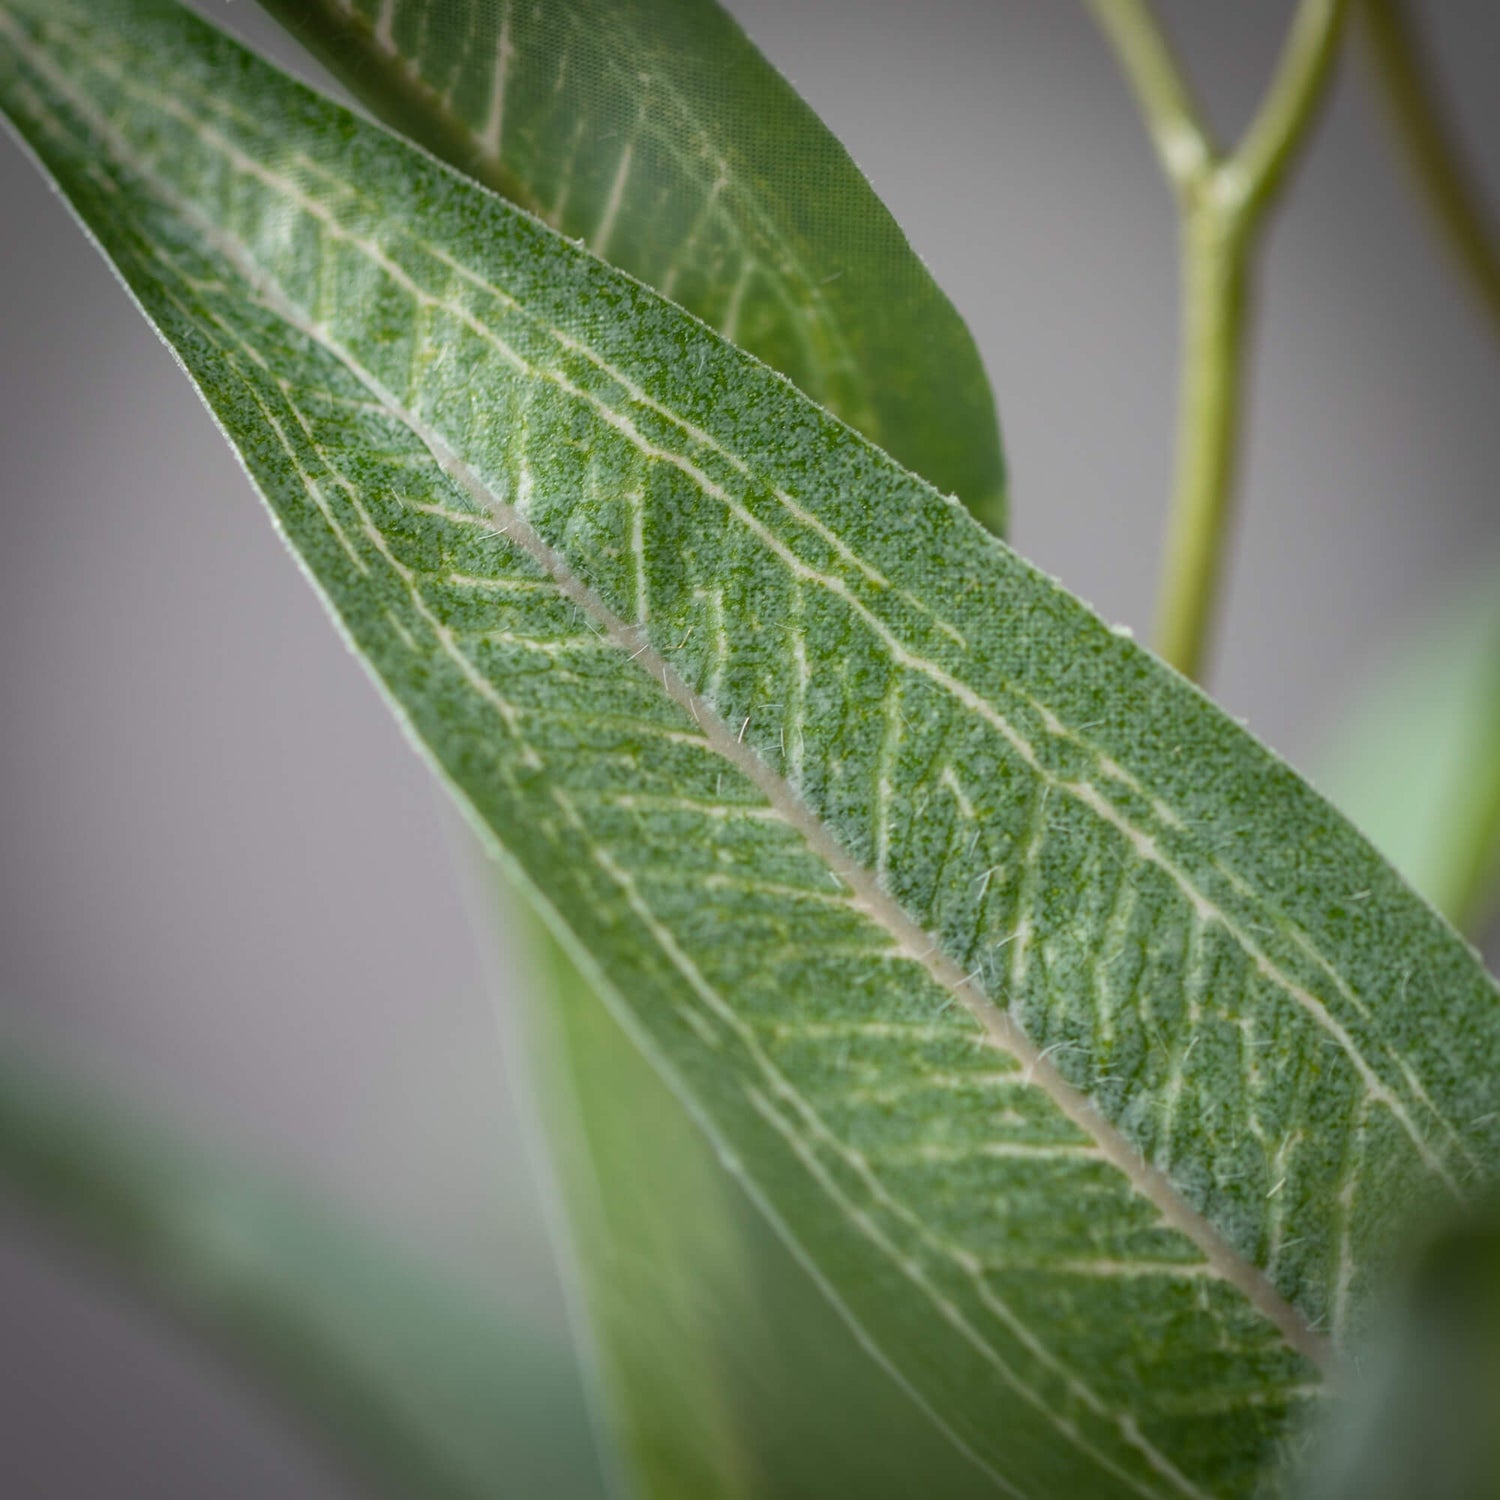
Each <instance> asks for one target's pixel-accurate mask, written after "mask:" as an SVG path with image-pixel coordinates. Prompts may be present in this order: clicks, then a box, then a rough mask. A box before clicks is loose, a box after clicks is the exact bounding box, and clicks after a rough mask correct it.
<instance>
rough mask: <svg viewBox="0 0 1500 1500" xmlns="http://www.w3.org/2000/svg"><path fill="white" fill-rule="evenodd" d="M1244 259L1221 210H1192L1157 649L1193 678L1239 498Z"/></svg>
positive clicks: (1185, 237)
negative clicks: (1236, 488) (1236, 496)
mask: <svg viewBox="0 0 1500 1500" xmlns="http://www.w3.org/2000/svg"><path fill="white" fill-rule="evenodd" d="M1247 259H1248V257H1247V246H1246V243H1245V240H1244V238H1243V237H1242V236H1241V235H1239V234H1237V233H1235V232H1234V230H1233V228H1232V226H1231V225H1229V224H1226V223H1225V222H1224V220H1223V216H1222V215H1221V214H1219V213H1216V212H1205V211H1194V210H1189V212H1188V213H1187V214H1186V216H1185V219H1184V223H1183V226H1182V292H1181V299H1182V310H1181V314H1180V316H1181V352H1180V354H1179V365H1180V370H1181V374H1180V376H1179V387H1180V388H1179V392H1178V397H1177V451H1176V463H1175V479H1174V487H1173V495H1172V508H1171V512H1170V520H1169V524H1168V529H1167V544H1166V556H1165V558H1164V560H1163V571H1162V584H1161V594H1160V597H1159V599H1158V601H1157V624H1156V649H1157V650H1158V651H1159V652H1160V653H1161V655H1162V656H1163V657H1164V658H1165V659H1166V660H1167V661H1169V662H1171V663H1172V665H1173V666H1174V667H1176V668H1177V670H1178V671H1179V672H1182V673H1183V674H1184V675H1185V676H1188V677H1195V678H1196V677H1197V676H1198V675H1199V673H1200V671H1201V668H1202V664H1203V653H1204V650H1205V648H1206V644H1207V641H1208V637H1209V630H1210V626H1211V624H1212V620H1213V613H1214V603H1215V600H1216V599H1217V597H1218V588H1219V581H1220V575H1221V574H1222V572H1223V562H1224V542H1225V538H1226V537H1227V535H1228V531H1229V524H1228V523H1229V512H1230V508H1231V505H1232V501H1233V496H1234V480H1235V468H1236V462H1237V458H1238V454H1239V428H1240V413H1241V410H1242V407H1243V401H1242V398H1241V383H1242V379H1243V374H1244V364H1245V360H1244V324H1245V279H1246V266H1247Z"/></svg>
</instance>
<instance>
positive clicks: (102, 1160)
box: [0, 1047, 605, 1500]
mask: <svg viewBox="0 0 1500 1500" xmlns="http://www.w3.org/2000/svg"><path fill="white" fill-rule="evenodd" d="M0 1197H3V1199H4V1200H5V1201H7V1202H8V1203H10V1204H12V1205H14V1206H16V1207H19V1208H21V1209H23V1210H24V1211H26V1212H27V1214H28V1215H29V1216H30V1217H32V1218H33V1219H35V1220H36V1221H38V1222H39V1223H40V1224H41V1225H42V1226H43V1227H45V1228H46V1229H48V1230H49V1231H50V1232H51V1233H52V1234H53V1235H55V1236H57V1237H59V1238H61V1239H62V1240H64V1241H66V1242H70V1243H72V1244H74V1245H76V1246H79V1247H81V1248H82V1249H84V1250H85V1251H87V1252H88V1258H86V1259H84V1260H83V1261H82V1262H81V1264H82V1265H84V1266H86V1267H87V1266H89V1265H98V1266H107V1268H108V1269H109V1271H110V1272H111V1273H112V1274H113V1275H114V1276H115V1278H117V1279H118V1280H121V1281H122V1282H123V1283H124V1284H125V1285H126V1286H128V1287H130V1288H131V1289H133V1290H134V1291H135V1292H136V1293H138V1294H142V1295H144V1296H145V1297H146V1298H147V1299H148V1300H149V1302H150V1303H151V1304H152V1305H153V1306H154V1307H156V1308H159V1309H161V1310H163V1311H165V1312H167V1313H168V1314H170V1315H171V1316H173V1317H174V1318H175V1319H177V1320H178V1321H179V1322H181V1323H183V1324H185V1325H186V1326H187V1327H188V1328H189V1329H191V1330H192V1331H193V1332H195V1333H197V1334H199V1335H201V1336H203V1337H204V1338H205V1340H206V1341H207V1343H208V1347H209V1348H210V1349H211V1350H213V1351H214V1352H217V1353H220V1354H224V1355H227V1356H228V1357H230V1358H231V1359H232V1360H233V1361H234V1363H235V1364H236V1365H237V1366H239V1367H240V1368H241V1369H243V1370H245V1371H247V1372H248V1373H250V1374H251V1375H252V1376H253V1377H255V1378H256V1379H257V1380H258V1381H259V1383H260V1384H261V1386H262V1387H263V1388H264V1389H266V1390H268V1391H270V1392H271V1393H273V1394H274V1395H275V1396H276V1397H277V1398H278V1399H279V1400H280V1402H281V1404H282V1406H283V1408H284V1409H285V1410H287V1411H289V1412H291V1413H293V1414H294V1415H295V1416H296V1417H297V1418H298V1420H299V1422H300V1424H301V1425H302V1427H303V1429H304V1430H307V1431H311V1432H313V1433H315V1434H317V1435H318V1436H319V1437H321V1438H323V1439H325V1440H327V1441H328V1442H329V1443H330V1445H331V1446H332V1447H333V1448H334V1449H335V1450H336V1451H337V1452H338V1453H339V1454H340V1456H341V1457H342V1458H343V1459H344V1460H345V1461H346V1462H348V1463H349V1464H350V1465H351V1466H352V1467H353V1468H354V1469H355V1470H356V1471H357V1472H358V1473H359V1474H360V1475H361V1477H363V1478H364V1479H366V1480H367V1481H369V1482H370V1483H371V1484H373V1485H374V1486H375V1489H376V1490H377V1492H378V1493H380V1494H382V1495H390V1496H392V1497H395V1500H418V1497H420V1500H494V1497H496V1496H499V1495H517V1496H522V1495H527V1496H529V1495H547V1496H555V1497H557V1500H595V1497H600V1496H602V1495H603V1494H604V1493H605V1485H604V1478H603V1474H602V1472H601V1470H600V1467H599V1462H598V1459H597V1457H596V1450H595V1446H594V1441H593V1434H592V1432H591V1430H590V1425H589V1420H588V1414H587V1410H586V1408H585V1404H584V1398H583V1389H582V1385H581V1381H580V1376H579V1372H578V1370H577V1368H576V1366H574V1365H573V1363H572V1362H571V1360H570V1359H569V1357H568V1351H567V1349H566V1348H565V1347H561V1346H559V1345H558V1344H556V1343H553V1342H552V1341H550V1340H549V1339H547V1338H546V1337H544V1336H542V1335H541V1334H540V1333H538V1332H537V1331H535V1330H533V1329H531V1328H528V1327H526V1326H525V1325H524V1324H523V1323H522V1322H521V1321H520V1320H518V1319H517V1318H516V1316H515V1315H514V1313H512V1312H510V1311H509V1310H508V1309H506V1308H505V1307H504V1306H503V1305H502V1304H501V1303H500V1302H499V1300H498V1299H497V1298H496V1297H495V1296H494V1295H493V1293H491V1292H489V1291H486V1290H484V1289H482V1288H476V1287H468V1286H464V1285H461V1284H460V1283H459V1282H458V1281H456V1280H454V1279H449V1278H447V1277H445V1276H444V1275H443V1274H441V1273H440V1272H438V1271H436V1270H434V1269H433V1268H431V1267H430V1266H427V1265H425V1264H424V1263H423V1262H422V1261H421V1260H420V1259H419V1258H417V1257H415V1256H413V1255H411V1254H409V1253H406V1252H404V1251H403V1250H401V1249H400V1248H398V1247H396V1246H394V1245H392V1244H390V1243H388V1242H386V1241H385V1240H383V1239H382V1238H381V1237H380V1236H379V1235H377V1234H376V1233H374V1232H373V1231H372V1230H370V1229H368V1228H366V1227H365V1226H363V1225H359V1224H356V1223H353V1222H350V1221H346V1220H343V1219H340V1218H339V1217H337V1216H336V1215H335V1214H333V1213H331V1212H330V1211H329V1210H328V1209H327V1208H326V1207H323V1206H321V1205H319V1204H317V1203H315V1202H314V1201H313V1200H312V1199H311V1197H310V1196H307V1195H304V1194H301V1193H299V1192H297V1191H296V1190H294V1189H292V1188H290V1187H288V1186H287V1185H286V1184H285V1183H283V1182H280V1181H278V1180H276V1179H275V1178H274V1177H272V1176H269V1175H267V1174H265V1173H261V1172H257V1171H254V1170H252V1169H249V1168H247V1167H245V1166H244V1165H242V1164H241V1163H240V1162H239V1161H238V1160H236V1159H235V1158H234V1157H233V1156H232V1155H228V1154H224V1153H216V1152H213V1151H210V1150H208V1149H207V1148H205V1147H203V1146H202V1145H199V1146H196V1147H193V1148H189V1147H187V1146H186V1145H185V1144H184V1142H183V1138H182V1135H181V1132H180V1131H177V1130H173V1129H171V1128H169V1127H167V1126H166V1125H165V1124H164V1123H163V1122H161V1121H153V1120H150V1119H147V1118H145V1117H143V1116H142V1114H141V1112H140V1111H139V1110H138V1109H136V1108H133V1107H130V1106H128V1105H125V1104H121V1103H119V1102H118V1101H116V1100H115V1099H113V1098H112V1097H111V1095H110V1094H109V1092H108V1091H107V1090H104V1089H101V1088H100V1087H99V1086H98V1084H97V1083H96V1082H95V1081H93V1080H91V1079H87V1080H86V1079H85V1078H84V1077H82V1076H81V1075H79V1074H78V1073H76V1072H73V1071H70V1070H66V1069H62V1068H59V1067H57V1066H56V1065H54V1064H48V1063H44V1062H42V1061H40V1060H39V1058H38V1057H37V1056H36V1055H35V1054H33V1053H31V1052H30V1051H29V1050H24V1049H16V1048H15V1047H7V1049H6V1053H5V1056H4V1058H3V1060H0Z"/></svg>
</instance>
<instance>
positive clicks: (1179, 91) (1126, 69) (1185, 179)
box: [1089, 0, 1217, 191]
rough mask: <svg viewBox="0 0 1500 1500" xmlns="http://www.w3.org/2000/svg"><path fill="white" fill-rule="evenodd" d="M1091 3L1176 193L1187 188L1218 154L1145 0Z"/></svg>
mask: <svg viewBox="0 0 1500 1500" xmlns="http://www.w3.org/2000/svg"><path fill="white" fill-rule="evenodd" d="M1089 6H1090V8H1091V9H1092V10H1093V12H1094V16H1095V18H1096V19H1097V20H1098V22H1099V25H1100V27H1101V29H1102V30H1103V32H1104V34H1105V36H1106V37H1108V38H1109V41H1110V43H1111V44H1112V45H1113V47H1114V49H1115V55H1116V58H1117V59H1118V61H1119V64H1120V69H1121V71H1122V72H1123V73H1124V74H1125V77H1126V80H1127V81H1128V82H1129V84H1130V87H1131V89H1132V90H1133V91H1134V93H1135V97H1136V102H1137V103H1138V104H1139V105H1140V108H1141V114H1142V115H1143V116H1144V117H1145V120H1146V125H1147V128H1148V129H1149V130H1150V132H1151V138H1152V140H1153V141H1154V142H1155V144H1156V152H1157V155H1158V157H1160V159H1161V163H1162V166H1163V168H1164V169H1165V171H1166V174H1167V178H1168V180H1169V181H1170V182H1171V183H1172V184H1173V185H1174V186H1175V187H1177V188H1178V189H1179V190H1180V191H1181V190H1186V189H1188V188H1190V187H1191V186H1192V185H1193V184H1194V183H1196V182H1197V181H1198V180H1199V179H1200V178H1201V176H1202V174H1203V172H1204V171H1205V170H1207V168H1208V167H1209V166H1210V165H1211V164H1212V162H1213V160H1214V158H1215V156H1216V154H1217V153H1216V150H1215V147H1214V143H1213V139H1212V137H1211V136H1210V134H1209V129H1208V126H1207V124H1206V123H1205V122H1204V118H1203V112H1202V110H1201V109H1199V107H1198V103H1197V101H1196V100H1195V99H1194V98H1193V91H1192V89H1191V87H1190V86H1189V84H1188V81H1187V79H1186V78H1185V77H1184V75H1183V72H1182V69H1181V68H1180V67H1179V66H1178V63H1177V59H1176V57H1174V56H1173V54H1172V47H1171V43H1170V42H1168V40H1167V38H1166V35H1165V34H1164V33H1163V31H1162V29H1161V27H1160V26H1159V25H1158V24H1157V20H1156V17H1155V15H1153V14H1152V11H1151V6H1150V4H1149V0H1089Z"/></svg>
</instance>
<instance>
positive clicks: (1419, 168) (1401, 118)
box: [1359, 0, 1500, 333]
mask: <svg viewBox="0 0 1500 1500" xmlns="http://www.w3.org/2000/svg"><path fill="white" fill-rule="evenodd" d="M1359 13H1360V16H1361V18H1362V19H1363V21H1364V27H1363V30H1364V35H1365V39H1366V41H1367V42H1368V44H1369V50H1370V55H1371V58H1372V59H1373V61H1374V63H1375V70H1376V73H1377V75H1378V76H1379V79H1380V82H1381V84H1382V86H1383V87H1384V90H1385V98H1386V104H1387V106H1388V107H1389V109H1390V113H1391V117H1392V120H1393V122H1394V124H1395V126H1396V129H1397V130H1398V131H1399V133H1400V136H1401V142H1402V145H1403V146H1404V147H1405V149H1406V155H1407V159H1408V161H1409V162H1410V164H1411V169H1412V172H1413V174H1414V175H1415V177H1416V180H1417V185H1418V187H1419V188H1420V189H1421V191H1422V193H1423V194H1424V196H1425V197H1426V199H1427V204H1428V207H1429V208H1430V209H1431V210H1432V215H1433V218H1434V219H1435V220H1436V222H1437V226H1438V229H1439V230H1440V231H1441V233H1442V235H1443V237H1444V239H1446V240H1447V242H1448V248H1449V249H1450V251H1451V252H1452V253H1453V255H1454V257H1455V258H1456V260H1457V262H1458V264H1459V265H1460V266H1461V267H1462V268H1463V270H1464V271H1465V272H1466V273H1467V275H1468V279H1469V282H1470V284H1471V285H1472V286H1473V288H1474V291H1475V292H1476V293H1477V294H1478V296H1479V300H1480V302H1481V303H1482V305H1483V306H1484V309H1485V311H1486V312H1487V313H1488V315H1489V318H1490V321H1491V322H1492V323H1493V324H1494V327H1495V331H1496V332H1497V333H1500V239H1497V236H1496V233H1495V229H1494V226H1493V224H1492V223H1491V222H1490V219H1489V217H1488V216H1487V214H1486V213H1485V209H1484V206H1483V200H1482V197H1481V194H1480V193H1479V191H1478V188H1477V186H1476V184H1475V182H1474V177H1473V173H1472V172H1471V171H1470V169H1469V166H1468V163H1467V162H1466V161H1465V159H1464V153H1463V150H1462V148H1461V147H1460V145H1459V143H1458V138H1457V136H1456V134H1455V132H1454V131H1453V129H1452V127H1451V125H1450V124H1449V122H1448V120H1447V118H1446V116H1445V114H1444V111H1443V107H1442V91H1441V89H1440V88H1439V87H1438V85H1437V82H1436V80H1435V78H1434V75H1433V70H1432V65H1431V63H1430V61H1429V59H1428V57H1427V54H1426V51H1425V49H1424V48H1423V46H1422V43H1421V38H1420V37H1419V36H1418V34H1417V30H1416V27H1415V26H1414V25H1413V24H1412V20H1411V17H1410V15H1409V14H1408V13H1407V10H1406V7H1405V6H1404V5H1403V4H1402V3H1401V0H1363V4H1362V5H1361V6H1360V7H1359Z"/></svg>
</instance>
